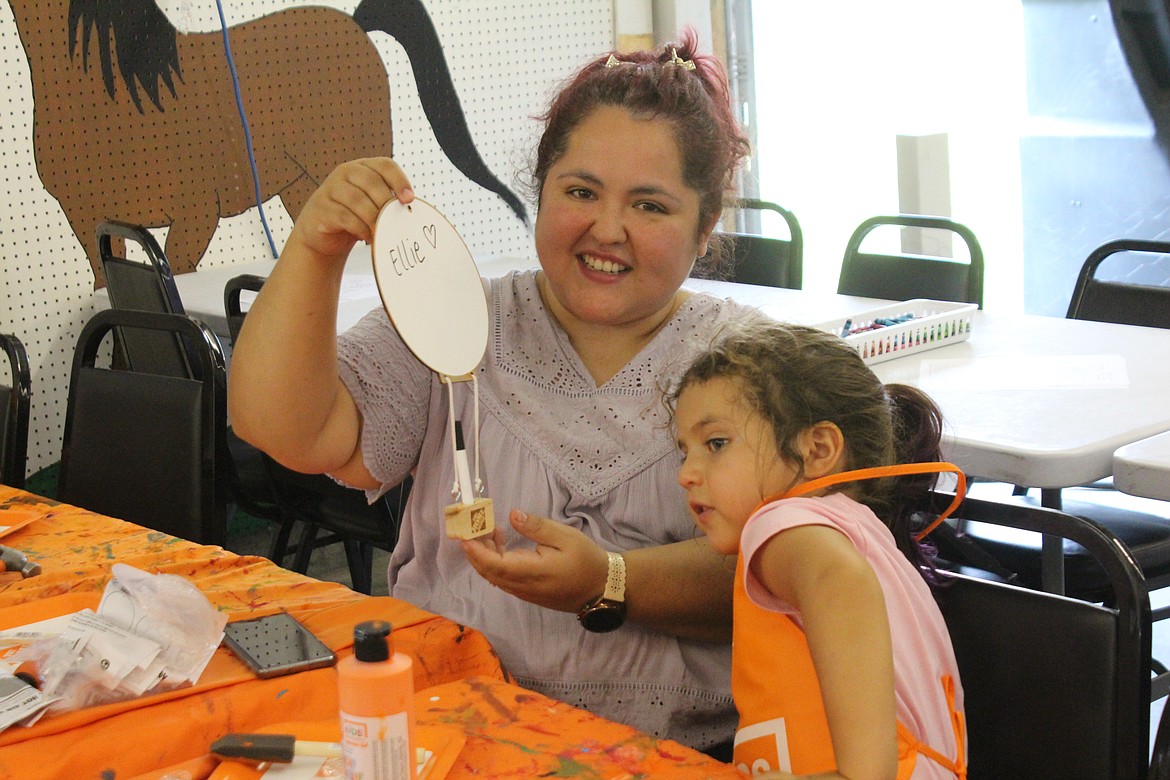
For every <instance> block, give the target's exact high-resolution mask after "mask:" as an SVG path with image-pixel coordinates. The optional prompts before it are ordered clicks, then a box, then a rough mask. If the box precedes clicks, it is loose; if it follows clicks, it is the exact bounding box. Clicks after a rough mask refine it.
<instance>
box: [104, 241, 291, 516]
mask: <svg viewBox="0 0 1170 780" xmlns="http://www.w3.org/2000/svg"><path fill="white" fill-rule="evenodd" d="M97 237H98V250H99V252H98V254H99V257H100V259H101V264H102V270H103V272H104V273H105V277H106V291H107V293H108V295H109V297H110V305H111V306H112V307H113V308H114V309H131V310H138V311H150V312H158V313H169V314H185V313H186V312H185V310H184V308H183V301H182V298H181V297H180V296H179V289H178V287H177V286H176V285H175V277H174V274H173V273H172V272H171V265H170V262H168V261H167V258H166V255H165V254H163V251H162V248H161V247H160V246H159V245H158V242H157V241H155V239H154V236H153V235H151V233H150V231H148V230H146V229H145V228H143V227H142V226H140V225H132V224H129V223H126V222H104V223H102V224H101V225H99V226H98V229H97ZM115 238H117V239H121V240H122V241H123V242H124V245H125V247H126V252H125V254H126V256H125V257H123V256H119V255H115V254H114V239H115ZM135 246H136V247H137V248H138V249H139V253H140V255H139V253H135V254H134V256H133V257H132V256H131V252H130V251H129V250H130V248H131V247H135ZM143 258H144V259H143ZM115 337H116V340H115V349H116V354H117V355H118V358H119V360H120V365H124V366H127V367H129V368H131V369H133V370H135V371H149V372H152V373H156V374H162V375H166V376H177V377H190V378H198V376H199V375H198V366H199V361H198V360H195V359H194V358H193V356H192V351H193V350H194V349H196V348H197V346H196V345H194V344H191V343H189V342H188V340H186V339H185V337H183V336H180V335H176V334H173V333H165V332H158V331H147V330H136V331H123V330H122V329H119V330H118V331H116V333H115ZM223 438H224V441H225V442H226V446H227V448H228V453H229V454H230V457H227V458H225V459H224V469H225V474H226V477H227V480H228V483H227V484H228V489H229V492H230V495H231V498H232V503H233V504H234V505H235V507H236V508H237V509H239V510H241V511H243V512H245V513H246V514H248V515H251V516H253V517H257V518H260V519H263V520H269V521H271V522H274V523H277V524H278V525H279V524H280V523H281V522H282V521H283V517H282V515H281V514H280V509H279V507H277V505H276V498H275V495H274V494H273V491H272V487H271V486H270V484H269V479H268V471H267V470H266V469H265V467H264V464H263V462H262V460H261V456H260V453H259V451H258V450H256V448H255V447H252V446H251V445H250V444H248V443H247V442H245V441H243V440H241V439H240V438H239V437H238V436H236V435H235V433H234V432H233V431H232V430H231V428H230V427H228V428H227V430H226V431H225V433H224V437H223Z"/></svg>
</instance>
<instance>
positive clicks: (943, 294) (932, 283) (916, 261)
mask: <svg viewBox="0 0 1170 780" xmlns="http://www.w3.org/2000/svg"><path fill="white" fill-rule="evenodd" d="M886 226H899V227H916V228H924V229H934V230H945V231H949V232H951V233H954V234H956V235H958V236H959V237H960V238H961V239H962V240H963V243H964V244H966V246H967V255H968V259H967V261H966V262H964V261H962V260H954V259H951V258H949V257H935V256H929V255H917V254H887V253H878V252H864V251H862V248H861V246H862V242H863V241H864V240H865V239H866V237H867V236H868V235H869V234H870V233H871V232H873V231H874V230H875V229H877V228H879V227H886ZM837 293H838V294H839V295H858V296H862V297H865V298H887V299H889V300H892V301H906V300H910V299H913V298H930V299H933V300H937V301H961V302H965V303H974V304H978V305H979V307H980V308H982V307H983V249H982V247H980V246H979V241H978V239H976V238H975V234H974V233H973V232H972V231H971V229H970V228H968V227H967V226H966V225H962V224H960V223H958V222H955V221H954V220H953V219H948V218H946V217H935V216H927V215H921V214H898V215H896V216H879V217H870V218H869V219H867V220H865V221H864V222H862V223H861V224H860V225H858V226H857V229H856V230H854V231H853V235H851V236H850V237H849V242H848V244H846V246H845V257H844V259H843V260H842V262H841V276H840V279H839V280H838V283H837Z"/></svg>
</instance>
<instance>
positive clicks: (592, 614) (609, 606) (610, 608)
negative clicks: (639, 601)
mask: <svg viewBox="0 0 1170 780" xmlns="http://www.w3.org/2000/svg"><path fill="white" fill-rule="evenodd" d="M625 607H626V605H625V604H617V603H614V602H612V601H611V602H602V603H600V604H596V605H594V606H593V607H591V608H590V609H589V610H588V611H587V612H586V613H585V614H584V615H582V616H581V625H583V626H585V628H586V629H587V630H589V631H593V632H596V633H598V634H604V633H606V632H608V631H613V630H614V629H617V628H621V625H622V623H624V622H625V620H626V609H625Z"/></svg>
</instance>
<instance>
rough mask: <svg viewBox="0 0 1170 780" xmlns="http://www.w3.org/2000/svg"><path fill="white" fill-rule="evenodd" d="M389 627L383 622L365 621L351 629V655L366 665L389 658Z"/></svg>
mask: <svg viewBox="0 0 1170 780" xmlns="http://www.w3.org/2000/svg"><path fill="white" fill-rule="evenodd" d="M390 629H391V625H390V624H389V623H388V622H386V621H385V620H367V621H365V622H364V623H358V624H357V625H356V626H354V627H353V655H354V657H355V658H357V660H359V661H364V662H366V663H376V662H378V661H385V660H386V659H387V658H389V657H390Z"/></svg>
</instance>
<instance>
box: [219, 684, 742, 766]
mask: <svg viewBox="0 0 1170 780" xmlns="http://www.w3.org/2000/svg"><path fill="white" fill-rule="evenodd" d="M414 706H415V712H416V713H417V714H418V722H419V725H420V726H421V727H423V729H424V730H425V729H427V728H428V727H429V728H430V729H432V730H436V731H439V730H441V731H443V732H451V733H457V734H462V735H463V737H464V739H465V742H464V744H463V746H462V748H461V749H460V750H459V753H458V756H457V757H456V758H455V759H454V763H453V764H452V765H451V767H450V768H449V769H448V770H447V772H446V774H445V775H442V776H441V777H442V778H444V779H445V780H473V779H474V780H482V778H493V779H494V780H531V778H538V777H559V778H581V779H582V780H585V779H588V780H603V779H607V780H635V778H666V779H667V780H707V779H710V780H719V779H721V778H725V779H726V780H733V779H735V778H738V780H743V777H744V776H743V775H742V774H740V773H739V771H738V770H736V769H735V768H734V767H732V766H731V765H730V764H724V763H721V762H719V761H715V760H713V759H711V758H710V757H708V756H706V755H703V754H702V753H699V752H697V751H695V750H692V749H691V748H688V747H686V746H684V745H680V744H679V743H677V742H672V741H670V740H664V739H655V738H653V737H651V736H648V735H646V734H644V733H642V732H640V731H637V730H635V729H632V728H630V727H629V726H622V725H620V724H618V723H614V722H612V721H608V720H605V719H603V718H599V717H597V716H596V715H591V714H590V713H588V712H586V711H585V710H579V709H576V708H575V707H571V706H569V705H568V704H565V703H564V702H560V701H556V700H554V699H549V698H547V697H545V696H542V695H540V694H538V693H533V692H532V691H529V690H525V689H524V688H519V687H517V686H515V685H511V684H509V683H506V682H504V681H502V680H497V679H491V678H486V677H472V678H469V679H466V680H459V681H456V682H450V683H445V684H443V685H437V686H434V687H432V688H428V689H426V690H421V691H419V692H417V693H416V694H415V697H414ZM292 733H294V734H296V736H298V737H299V738H302V739H314V740H334V741H335V740H337V739H338V738H339V736H340V729H339V726H338V722H337V719H336V718H333V719H331V720H328V721H322V722H320V723H316V724H302V725H301V726H300V727H299V728H298V729H296V730H294V731H293V732H292ZM423 746H424V747H435V746H428V745H425V744H424V745H423ZM261 777H263V773H261V772H258V771H256V770H254V769H252V768H250V767H247V766H244V765H241V764H237V763H236V762H232V761H225V762H224V763H223V764H221V765H220V766H219V767H218V768H217V769H216V770H215V772H214V774H212V780H257V779H258V778H261ZM423 780H440V779H439V778H436V777H432V776H429V775H428V776H426V777H424V778H423Z"/></svg>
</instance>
